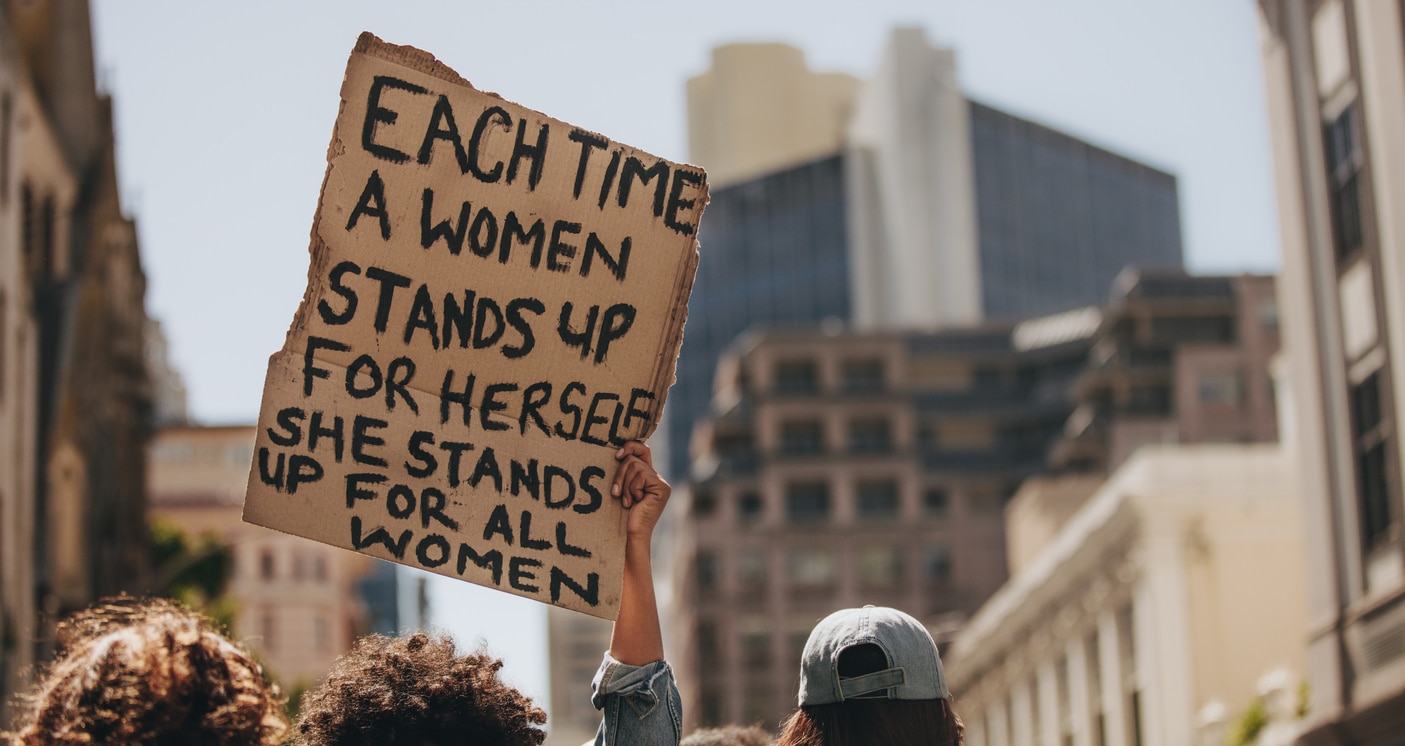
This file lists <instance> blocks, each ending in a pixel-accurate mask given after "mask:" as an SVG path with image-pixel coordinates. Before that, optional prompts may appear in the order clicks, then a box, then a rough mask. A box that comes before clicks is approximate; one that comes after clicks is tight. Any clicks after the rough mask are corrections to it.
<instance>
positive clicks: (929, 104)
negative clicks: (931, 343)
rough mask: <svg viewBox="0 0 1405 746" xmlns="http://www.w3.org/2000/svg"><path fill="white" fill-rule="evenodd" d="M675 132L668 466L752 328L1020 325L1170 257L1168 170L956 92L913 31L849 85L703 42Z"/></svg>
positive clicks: (782, 60)
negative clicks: (683, 210) (681, 274)
mask: <svg viewBox="0 0 1405 746" xmlns="http://www.w3.org/2000/svg"><path fill="white" fill-rule="evenodd" d="M688 130H689V148H690V153H689V157H690V159H691V160H693V161H694V162H695V163H698V164H700V165H702V166H703V167H705V168H707V169H708V175H709V180H710V185H711V192H712V201H711V203H710V204H709V205H708V208H707V219H706V220H705V221H704V223H703V226H702V228H701V231H700V233H699V240H700V241H701V243H702V245H703V249H702V251H703V259H702V261H701V262H699V265H698V275H697V280H696V283H695V284H694V286H693V295H692V299H691V300H690V302H689V306H688V330H687V335H686V336H685V339H684V342H683V348H682V351H681V354H680V357H679V361H678V381H677V383H676V384H675V385H674V388H673V389H672V390H671V391H670V393H669V408H668V411H667V418H668V419H667V422H666V423H665V429H666V432H667V434H668V441H667V448H668V452H667V456H668V460H667V463H668V465H669V468H670V471H671V473H672V474H673V475H676V476H681V475H683V474H685V473H686V465H687V462H688V458H689V457H688V452H687V447H688V441H689V438H690V437H691V432H692V426H693V423H694V422H695V421H696V419H697V418H698V417H700V416H702V415H703V414H705V413H706V411H707V405H708V399H709V397H710V395H711V384H710V381H711V376H712V373H713V370H714V368H715V366H716V362H717V358H718V356H719V355H720V354H721V352H722V350H723V349H724V348H725V347H726V346H727V345H728V344H729V343H730V342H731V340H732V339H734V338H736V336H737V335H739V334H741V333H742V332H743V331H745V330H746V329H747V328H749V327H751V326H754V325H767V326H774V325H795V324H801V325H804V324H816V323H819V322H821V321H823V320H825V319H830V318H832V319H837V320H839V321H842V322H844V323H845V324H848V325H851V326H855V327H858V328H864V329H884V328H924V327H928V328H930V327H932V326H936V325H947V324H972V323H977V322H979V321H981V320H983V319H997V320H999V319H1003V320H1018V319H1021V318H1027V317H1031V316H1036V315H1040V314H1048V313H1056V312H1059V311H1066V310H1069V309H1072V308H1076V307H1080V306H1086V305H1101V304H1102V303H1103V302H1104V300H1105V299H1106V297H1107V292H1108V288H1109V287H1110V285H1111V283H1112V280H1113V278H1114V277H1115V276H1116V275H1117V273H1118V272H1120V271H1121V270H1122V268H1123V267H1125V266H1127V265H1131V264H1135V265H1140V266H1147V267H1180V266H1181V265H1182V256H1181V233H1180V210H1179V199H1178V196H1177V191H1176V179H1175V177H1174V176H1171V175H1170V174H1167V173H1165V172H1163V171H1160V170H1158V169H1156V168H1154V167H1151V166H1148V165H1145V164H1142V163H1139V162H1137V161H1133V160H1130V159H1128V158H1124V157H1122V156H1119V155H1116V154H1114V153H1111V152H1109V151H1107V150H1103V149H1101V148H1098V147H1096V146H1094V145H1091V144H1089V143H1087V142H1085V141H1083V140H1080V139H1078V138H1075V137H1071V136H1069V135H1066V134H1063V133H1061V132H1058V131H1055V130H1052V129H1050V128H1048V127H1044V126H1041V125H1039V124H1036V123H1033V122H1030V121H1027V120H1024V119H1021V118H1019V117H1015V116H1012V115H1010V114H1006V113H1004V112H1001V111H999V110H997V109H995V108H992V107H989V106H985V105H983V104H980V103H977V102H973V101H970V100H968V99H967V97H966V96H965V94H964V93H962V91H961V89H960V87H959V85H958V83H957V80H956V60H955V54H954V53H953V52H952V51H951V50H949V49H941V48H936V47H933V46H931V44H930V43H928V41H927V40H926V38H925V35H924V34H923V32H922V31H921V30H920V29H911V28H908V29H899V30H897V31H895V32H894V33H893V36H892V38H891V39H890V41H889V43H888V45H887V49H886V52H885V53H884V55H883V58H882V60H881V61H880V64H879V66H878V71H877V72H876V73H875V75H874V76H873V77H872V78H871V79H869V80H865V81H860V82H855V81H854V79H852V78H849V77H847V76H841V75H835V74H828V73H814V72H810V71H809V70H808V69H807V68H806V67H805V63H804V58H803V55H802V54H801V53H800V52H799V51H798V50H796V49H793V48H791V47H787V46H785V45H781V44H734V45H727V46H722V47H719V48H717V49H716V50H714V52H713V64H712V68H711V69H710V70H708V71H707V72H705V73H703V74H702V75H700V76H698V77H696V78H694V79H692V80H691V81H689V88H688ZM792 133H793V134H794V137H793V138H792V137H791V135H792Z"/></svg>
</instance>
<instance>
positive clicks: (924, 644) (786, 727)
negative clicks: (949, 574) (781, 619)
mask: <svg viewBox="0 0 1405 746" xmlns="http://www.w3.org/2000/svg"><path fill="white" fill-rule="evenodd" d="M799 704H800V709H799V710H796V712H795V714H794V715H792V716H791V717H790V718H789V719H788V720H787V721H786V722H785V723H784V724H783V725H782V727H781V737H780V740H779V741H778V746H865V745H867V744H875V745H877V744H894V745H896V746H904V745H907V744H924V746H925V745H928V744H932V745H936V746H947V745H948V744H950V745H952V746H954V745H955V744H960V743H962V738H963V731H964V729H963V727H962V725H961V720H960V718H958V717H957V716H956V712H955V710H953V709H952V707H951V692H950V691H948V690H947V686H946V675H945V673H944V672H943V671H942V662H941V657H940V656H939V655H938V654H937V645H936V643H935V642H934V641H933V640H932V635H931V634H930V633H929V632H927V628H926V627H923V626H922V624H921V623H920V622H918V621H917V620H916V619H913V618H912V617H911V616H908V615H907V614H904V613H903V612H901V611H898V610H897V609H889V608H883V607H874V606H865V607H863V608H862V609H845V610H843V611H837V612H835V613H833V614H830V615H829V616H827V617H825V618H824V619H823V620H821V621H820V623H819V624H817V625H815V629H814V630H813V631H811V632H810V639H809V640H808V641H806V643H805V652H804V653H803V654H802V656H801V662H800V695H799Z"/></svg>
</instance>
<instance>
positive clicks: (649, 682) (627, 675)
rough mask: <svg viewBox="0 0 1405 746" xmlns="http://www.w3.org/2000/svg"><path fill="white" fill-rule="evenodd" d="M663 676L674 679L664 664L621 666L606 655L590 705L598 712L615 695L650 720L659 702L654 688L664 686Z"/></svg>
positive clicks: (636, 712)
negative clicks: (659, 685) (651, 713)
mask: <svg viewBox="0 0 1405 746" xmlns="http://www.w3.org/2000/svg"><path fill="white" fill-rule="evenodd" d="M660 676H665V677H667V678H668V679H669V680H672V678H673V669H671V668H669V667H668V663H666V662H664V661H654V662H653V663H647V664H645V665H642V666H631V665H629V664H627V663H620V662H619V661H617V660H615V659H614V658H612V657H610V654H609V653H606V654H605V660H603V661H602V662H601V663H600V670H598V671H596V672H595V679H594V680H593V681H591V688H592V690H593V691H594V694H592V695H591V698H590V703H591V704H592V705H595V709H597V710H603V709H604V708H605V698H606V697H608V696H610V695H615V696H619V697H623V698H624V700H625V701H626V702H628V703H629V706H630V708H631V709H633V710H634V713H635V715H636V716H637V717H641V718H642V717H646V716H647V715H648V714H649V713H650V712H652V711H653V709H654V706H655V705H657V704H658V703H659V692H658V690H657V688H656V687H655V686H654V685H655V684H657V683H663V682H659V681H658V679H659V677H660Z"/></svg>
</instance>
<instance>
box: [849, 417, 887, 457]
mask: <svg viewBox="0 0 1405 746" xmlns="http://www.w3.org/2000/svg"><path fill="white" fill-rule="evenodd" d="M849 449H850V450H852V451H853V452H854V453H888V452H889V451H891V450H893V428H892V425H891V424H890V423H889V422H888V419H887V418H886V417H865V418H863V419H857V420H853V421H851V422H850V423H849Z"/></svg>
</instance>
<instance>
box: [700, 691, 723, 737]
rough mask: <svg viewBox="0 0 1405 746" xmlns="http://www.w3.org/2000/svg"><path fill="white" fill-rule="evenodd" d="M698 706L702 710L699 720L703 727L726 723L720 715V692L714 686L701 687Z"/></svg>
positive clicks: (721, 714)
mask: <svg viewBox="0 0 1405 746" xmlns="http://www.w3.org/2000/svg"><path fill="white" fill-rule="evenodd" d="M699 705H700V708H699V709H701V710H702V713H701V715H700V717H699V719H700V720H701V724H702V725H703V726H705V727H712V726H717V725H721V724H722V723H724V722H726V718H725V717H724V716H723V713H722V692H721V691H719V690H718V689H717V687H716V686H715V685H704V686H703V688H702V697H701V698H700V700H699Z"/></svg>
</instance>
